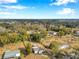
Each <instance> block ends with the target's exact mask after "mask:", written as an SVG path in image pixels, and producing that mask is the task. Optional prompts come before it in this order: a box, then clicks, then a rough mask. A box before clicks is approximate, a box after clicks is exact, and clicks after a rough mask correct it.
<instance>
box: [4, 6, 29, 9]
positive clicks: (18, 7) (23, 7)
mask: <svg viewBox="0 0 79 59" xmlns="http://www.w3.org/2000/svg"><path fill="white" fill-rule="evenodd" d="M3 7H4V8H6V9H18V10H22V9H26V8H29V7H26V6H21V5H16V6H3Z"/></svg>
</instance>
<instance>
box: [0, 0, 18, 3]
mask: <svg viewBox="0 0 79 59" xmlns="http://www.w3.org/2000/svg"><path fill="white" fill-rule="evenodd" d="M16 2H17V0H0V3H16Z"/></svg>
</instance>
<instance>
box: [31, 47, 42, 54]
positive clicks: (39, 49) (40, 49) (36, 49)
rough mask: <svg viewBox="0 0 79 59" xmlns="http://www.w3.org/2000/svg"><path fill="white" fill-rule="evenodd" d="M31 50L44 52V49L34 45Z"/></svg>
mask: <svg viewBox="0 0 79 59" xmlns="http://www.w3.org/2000/svg"><path fill="white" fill-rule="evenodd" d="M32 51H33V53H35V54H42V53H43V52H44V49H42V48H40V47H37V46H35V47H32Z"/></svg>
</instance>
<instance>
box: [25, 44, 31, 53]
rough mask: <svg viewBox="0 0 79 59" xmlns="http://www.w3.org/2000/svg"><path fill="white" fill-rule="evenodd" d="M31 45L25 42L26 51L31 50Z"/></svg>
mask: <svg viewBox="0 0 79 59" xmlns="http://www.w3.org/2000/svg"><path fill="white" fill-rule="evenodd" d="M31 47H32V45H31V44H30V43H27V45H26V47H25V48H26V51H27V53H28V54H30V53H31V52H32V50H31Z"/></svg>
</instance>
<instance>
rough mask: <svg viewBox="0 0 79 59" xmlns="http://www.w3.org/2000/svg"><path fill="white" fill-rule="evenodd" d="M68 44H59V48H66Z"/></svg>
mask: <svg viewBox="0 0 79 59" xmlns="http://www.w3.org/2000/svg"><path fill="white" fill-rule="evenodd" d="M69 47H70V46H69V45H68V44H63V45H61V46H59V49H66V48H69Z"/></svg>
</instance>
